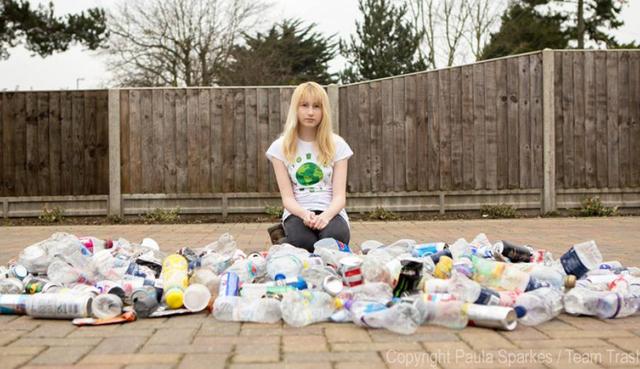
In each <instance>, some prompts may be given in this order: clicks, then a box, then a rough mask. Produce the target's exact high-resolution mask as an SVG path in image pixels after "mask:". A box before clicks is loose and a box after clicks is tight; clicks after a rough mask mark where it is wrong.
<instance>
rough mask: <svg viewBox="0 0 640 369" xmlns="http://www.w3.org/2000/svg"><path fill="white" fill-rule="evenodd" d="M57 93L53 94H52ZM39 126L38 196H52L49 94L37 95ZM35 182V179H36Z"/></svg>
mask: <svg viewBox="0 0 640 369" xmlns="http://www.w3.org/2000/svg"><path fill="white" fill-rule="evenodd" d="M53 93H55V92H52V94H53ZM37 100H38V101H37V104H38V106H37V112H38V113H37V119H38V121H37V124H38V168H37V169H38V177H37V181H38V194H39V195H41V196H47V195H51V192H52V191H51V190H52V189H51V175H50V172H49V93H48V92H39V93H38V94H37ZM34 180H35V178H34Z"/></svg>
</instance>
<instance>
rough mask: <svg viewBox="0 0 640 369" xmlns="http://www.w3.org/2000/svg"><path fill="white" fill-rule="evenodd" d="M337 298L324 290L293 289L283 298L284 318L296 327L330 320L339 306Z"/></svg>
mask: <svg viewBox="0 0 640 369" xmlns="http://www.w3.org/2000/svg"><path fill="white" fill-rule="evenodd" d="M339 307H341V306H340V305H338V303H337V302H336V300H335V299H334V298H333V297H331V295H329V294H328V293H326V292H322V291H308V290H304V291H292V292H289V293H287V294H285V295H284V297H283V298H282V303H281V309H282V319H283V320H284V321H285V322H286V323H287V324H289V325H291V326H294V327H304V326H307V325H309V324H313V323H317V322H323V321H327V320H329V318H330V317H331V315H332V314H333V313H334V312H335V310H336V309H337V308H339Z"/></svg>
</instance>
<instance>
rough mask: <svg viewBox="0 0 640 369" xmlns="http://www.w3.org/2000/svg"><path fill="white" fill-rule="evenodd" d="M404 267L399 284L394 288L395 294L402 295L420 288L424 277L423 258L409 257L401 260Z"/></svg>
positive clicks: (395, 295)
mask: <svg viewBox="0 0 640 369" xmlns="http://www.w3.org/2000/svg"><path fill="white" fill-rule="evenodd" d="M400 263H401V264H402V269H400V276H399V277H398V284H396V286H395V288H394V289H393V296H394V297H400V296H402V295H403V294H404V293H411V292H413V291H415V290H416V289H417V288H418V284H419V283H420V279H421V278H422V265H423V264H422V260H420V259H415V258H407V259H403V260H401V261H400Z"/></svg>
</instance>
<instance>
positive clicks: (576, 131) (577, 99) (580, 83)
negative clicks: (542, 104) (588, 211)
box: [573, 53, 586, 188]
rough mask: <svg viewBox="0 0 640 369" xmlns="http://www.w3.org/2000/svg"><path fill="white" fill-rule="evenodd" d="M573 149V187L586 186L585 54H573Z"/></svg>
mask: <svg viewBox="0 0 640 369" xmlns="http://www.w3.org/2000/svg"><path fill="white" fill-rule="evenodd" d="M573 97H574V105H573V111H574V114H573V116H574V121H573V147H574V150H575V161H574V168H573V187H575V188H583V187H584V186H585V183H586V180H585V137H584V132H585V126H584V109H585V107H584V53H574V54H573Z"/></svg>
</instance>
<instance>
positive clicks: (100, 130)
mask: <svg viewBox="0 0 640 369" xmlns="http://www.w3.org/2000/svg"><path fill="white" fill-rule="evenodd" d="M116 100H118V101H119V98H117V99H116ZM96 124H97V126H96V139H97V144H96V155H97V156H98V162H97V163H96V171H97V173H98V177H97V179H96V180H97V183H96V193H97V194H99V195H107V194H109V91H99V92H98V93H97V95H96ZM118 136H119V134H118ZM120 161H122V160H120ZM118 165H120V164H118ZM120 191H122V183H121V182H120ZM118 212H121V210H119V211H118Z"/></svg>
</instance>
